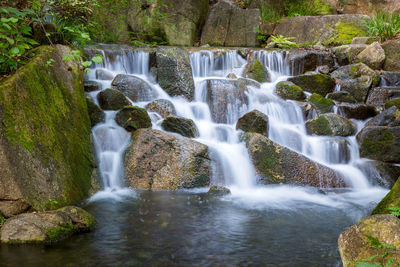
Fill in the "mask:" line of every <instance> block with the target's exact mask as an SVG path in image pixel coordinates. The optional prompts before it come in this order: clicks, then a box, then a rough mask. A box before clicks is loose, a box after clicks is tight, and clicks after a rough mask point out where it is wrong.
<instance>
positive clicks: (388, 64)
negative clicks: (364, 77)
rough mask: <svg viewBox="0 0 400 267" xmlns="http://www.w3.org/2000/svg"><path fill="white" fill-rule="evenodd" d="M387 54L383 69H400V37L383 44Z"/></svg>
mask: <svg viewBox="0 0 400 267" xmlns="http://www.w3.org/2000/svg"><path fill="white" fill-rule="evenodd" d="M382 48H383V50H384V51H385V54H386V60H385V64H384V65H383V69H384V70H386V71H400V39H393V40H388V41H386V42H385V43H383V44H382Z"/></svg>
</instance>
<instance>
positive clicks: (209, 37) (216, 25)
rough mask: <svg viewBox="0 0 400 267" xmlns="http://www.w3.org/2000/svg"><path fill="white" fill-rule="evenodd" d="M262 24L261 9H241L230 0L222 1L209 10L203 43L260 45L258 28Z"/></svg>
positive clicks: (202, 35)
mask: <svg viewBox="0 0 400 267" xmlns="http://www.w3.org/2000/svg"><path fill="white" fill-rule="evenodd" d="M260 24H261V17H260V10H259V9H241V8H239V7H238V6H237V5H235V4H234V3H232V2H230V1H227V0H223V1H220V2H218V3H217V4H215V5H214V6H213V7H212V8H211V9H210V11H209V12H208V15H207V19H206V23H205V25H204V28H203V31H202V34H201V45H205V44H209V45H211V46H230V47H241V46H245V47H254V46H258V44H259V41H258V40H257V32H256V29H258V27H259V26H260Z"/></svg>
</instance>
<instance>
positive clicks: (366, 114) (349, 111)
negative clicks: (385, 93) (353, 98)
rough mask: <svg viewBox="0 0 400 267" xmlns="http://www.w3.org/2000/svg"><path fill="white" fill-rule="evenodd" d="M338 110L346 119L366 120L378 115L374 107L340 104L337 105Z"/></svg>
mask: <svg viewBox="0 0 400 267" xmlns="http://www.w3.org/2000/svg"><path fill="white" fill-rule="evenodd" d="M338 110H339V113H340V114H341V115H342V116H344V117H346V118H348V119H356V120H366V119H369V118H372V117H375V116H376V115H378V111H377V110H376V107H375V106H372V105H365V104H342V105H338Z"/></svg>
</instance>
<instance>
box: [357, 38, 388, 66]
mask: <svg viewBox="0 0 400 267" xmlns="http://www.w3.org/2000/svg"><path fill="white" fill-rule="evenodd" d="M385 59H386V56H385V51H384V50H383V49H382V47H381V45H380V44H379V43H378V42H374V43H372V44H370V45H369V46H368V47H367V48H365V50H363V51H362V52H361V53H360V54H358V55H357V57H356V60H357V61H360V62H362V63H364V64H366V65H367V66H368V67H370V68H371V69H374V70H380V69H382V67H383V63H384V62H385Z"/></svg>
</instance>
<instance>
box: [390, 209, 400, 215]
mask: <svg viewBox="0 0 400 267" xmlns="http://www.w3.org/2000/svg"><path fill="white" fill-rule="evenodd" d="M388 210H389V211H390V214H392V215H393V216H396V217H400V207H391V208H388Z"/></svg>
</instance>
